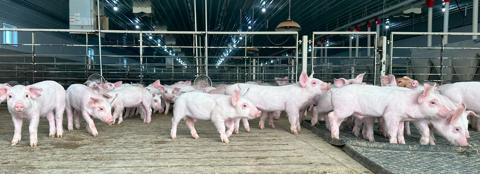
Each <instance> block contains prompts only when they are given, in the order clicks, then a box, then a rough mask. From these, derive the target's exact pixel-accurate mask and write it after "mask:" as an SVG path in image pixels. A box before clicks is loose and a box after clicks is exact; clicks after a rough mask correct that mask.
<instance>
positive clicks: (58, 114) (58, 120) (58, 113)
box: [55, 105, 65, 138]
mask: <svg viewBox="0 0 480 174" xmlns="http://www.w3.org/2000/svg"><path fill="white" fill-rule="evenodd" d="M64 112H65V105H61V106H58V107H57V108H56V109H55V124H56V125H55V126H56V128H57V132H56V136H57V138H62V136H63V113H64Z"/></svg>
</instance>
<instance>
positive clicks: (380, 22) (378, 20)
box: [375, 18, 382, 38]
mask: <svg viewBox="0 0 480 174" xmlns="http://www.w3.org/2000/svg"><path fill="white" fill-rule="evenodd" d="M375 24H377V28H376V29H377V36H378V38H380V24H382V20H381V19H380V18H377V19H376V20H375Z"/></svg>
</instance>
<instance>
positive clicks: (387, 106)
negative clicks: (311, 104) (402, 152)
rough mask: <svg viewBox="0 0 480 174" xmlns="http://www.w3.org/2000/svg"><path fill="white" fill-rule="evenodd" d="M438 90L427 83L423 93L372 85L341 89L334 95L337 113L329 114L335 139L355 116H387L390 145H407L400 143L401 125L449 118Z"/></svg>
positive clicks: (334, 92)
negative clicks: (416, 121) (342, 125)
mask: <svg viewBox="0 0 480 174" xmlns="http://www.w3.org/2000/svg"><path fill="white" fill-rule="evenodd" d="M435 88H436V87H435V85H434V86H431V85H429V84H424V90H421V91H419V90H398V87H378V86H371V85H349V86H345V87H342V88H339V89H337V90H335V91H333V92H332V105H333V108H334V110H333V111H332V112H330V113H329V114H328V119H329V123H330V132H331V137H332V139H336V140H338V139H339V126H340V124H341V122H342V121H343V120H344V119H345V118H347V117H349V116H351V115H354V116H356V117H359V118H362V117H383V118H384V120H385V124H386V128H387V130H388V135H389V137H390V139H389V141H390V143H395V144H396V143H404V142H399V141H398V137H397V133H398V128H399V124H400V122H402V121H408V120H418V119H439V118H447V117H448V116H449V114H450V113H451V109H449V108H448V107H447V105H446V104H445V103H446V101H445V99H444V98H440V97H438V96H439V95H440V94H438V93H435V92H434V91H435ZM370 125H373V124H370ZM370 130H371V129H370ZM372 134H373V133H372Z"/></svg>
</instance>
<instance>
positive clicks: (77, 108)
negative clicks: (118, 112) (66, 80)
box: [66, 84, 115, 137]
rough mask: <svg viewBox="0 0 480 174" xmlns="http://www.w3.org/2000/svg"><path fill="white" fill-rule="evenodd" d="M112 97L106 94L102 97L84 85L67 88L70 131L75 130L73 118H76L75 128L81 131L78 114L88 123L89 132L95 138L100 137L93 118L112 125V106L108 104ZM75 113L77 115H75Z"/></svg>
mask: <svg viewBox="0 0 480 174" xmlns="http://www.w3.org/2000/svg"><path fill="white" fill-rule="evenodd" d="M111 97H112V96H109V95H106V94H103V95H100V94H98V93H96V92H95V91H94V90H93V89H91V88H89V87H87V86H85V85H82V84H73V85H70V86H69V87H68V88H67V105H66V109H67V119H68V130H73V119H74V118H73V117H75V127H76V128H77V129H80V116H79V115H78V114H81V115H82V117H83V119H84V120H85V121H86V122H87V127H86V128H87V131H88V132H89V133H90V134H91V135H93V136H94V137H95V136H97V135H98V131H97V128H96V127H95V123H94V122H93V119H92V118H91V117H94V118H97V119H100V120H102V121H103V122H105V123H107V124H109V125H112V124H113V117H112V106H111V105H110V103H109V102H108V99H109V98H111ZM114 98H115V97H114ZM74 113H76V114H75V115H74Z"/></svg>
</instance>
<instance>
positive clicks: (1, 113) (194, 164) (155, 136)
mask: <svg viewBox="0 0 480 174" xmlns="http://www.w3.org/2000/svg"><path fill="white" fill-rule="evenodd" d="M64 122H65V123H66V121H64ZM96 123H97V128H98V131H99V136H98V137H95V138H94V137H92V136H90V135H89V134H88V133H87V132H86V130H85V129H84V126H85V124H82V127H83V129H80V130H74V131H66V132H65V134H64V137H63V138H49V137H48V124H47V121H46V119H42V120H41V121H40V127H39V134H38V135H39V137H38V138H39V146H38V147H37V148H30V147H29V145H28V144H29V141H28V140H29V137H28V124H25V123H24V126H23V131H22V141H21V142H20V143H19V144H18V145H17V146H13V147H12V146H10V140H11V138H12V136H13V125H12V121H11V118H10V115H9V114H8V112H7V111H5V106H2V108H1V109H0V147H1V148H0V173H39V172H40V173H72V172H73V173H141V172H148V173H199V172H201V173H371V172H370V171H369V170H368V169H366V168H364V167H363V166H361V165H360V164H359V163H357V162H356V161H354V160H353V159H352V158H350V157H349V156H347V155H346V154H345V153H344V152H342V151H341V150H340V149H338V148H335V147H333V146H331V145H329V144H328V143H326V142H325V141H323V140H322V139H321V138H319V137H317V136H316V135H315V134H313V133H311V132H310V131H309V130H306V129H304V130H303V131H302V132H301V134H300V135H298V136H295V135H292V134H290V133H288V132H287V129H288V123H287V121H286V119H281V120H280V123H279V125H278V126H277V129H271V128H267V129H265V130H259V129H258V128H257V124H256V121H254V123H252V124H251V125H252V127H253V129H252V132H250V133H246V132H244V131H243V130H242V132H241V133H240V134H238V135H233V136H232V137H231V138H230V141H231V142H230V144H223V143H221V142H220V138H219V135H218V133H217V132H216V130H215V129H214V126H213V124H212V123H211V122H209V121H208V122H207V121H199V122H197V125H196V127H197V131H198V133H199V135H200V139H197V140H194V139H192V138H191V137H190V134H189V131H188V129H187V127H186V126H185V124H184V122H181V124H180V125H179V128H178V134H177V139H176V140H174V141H172V140H171V139H170V138H169V132H170V116H164V115H158V114H157V115H155V116H154V118H153V121H152V123H151V124H149V125H145V124H143V123H142V121H141V120H140V119H137V118H129V119H127V120H126V121H125V122H124V123H123V124H121V125H114V126H108V125H105V124H103V123H101V122H99V121H96Z"/></svg>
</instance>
